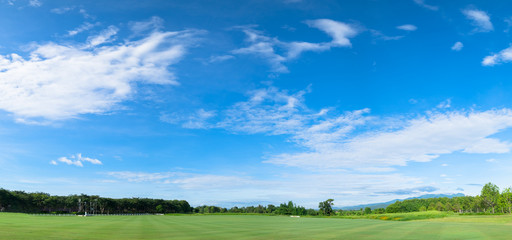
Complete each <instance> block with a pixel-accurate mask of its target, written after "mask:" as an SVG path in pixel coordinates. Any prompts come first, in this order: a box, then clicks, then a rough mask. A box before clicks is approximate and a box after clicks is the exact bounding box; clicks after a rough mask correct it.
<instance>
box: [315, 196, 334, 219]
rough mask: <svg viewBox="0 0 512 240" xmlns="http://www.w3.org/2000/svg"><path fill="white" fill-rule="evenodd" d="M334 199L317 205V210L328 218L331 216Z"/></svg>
mask: <svg viewBox="0 0 512 240" xmlns="http://www.w3.org/2000/svg"><path fill="white" fill-rule="evenodd" d="M333 202H334V199H332V198H329V199H327V200H325V201H323V202H320V203H318V208H320V212H321V213H322V214H323V215H326V216H329V215H331V214H332V212H333V211H332V205H334V203H333Z"/></svg>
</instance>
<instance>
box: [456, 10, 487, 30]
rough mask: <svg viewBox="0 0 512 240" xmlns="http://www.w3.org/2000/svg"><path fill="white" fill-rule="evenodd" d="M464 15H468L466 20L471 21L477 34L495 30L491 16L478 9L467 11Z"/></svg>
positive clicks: (464, 11) (463, 11)
mask: <svg viewBox="0 0 512 240" xmlns="http://www.w3.org/2000/svg"><path fill="white" fill-rule="evenodd" d="M462 13H464V15H466V18H467V19H469V20H471V24H472V25H473V26H475V29H474V31H476V32H490V31H492V30H494V27H493V26H492V23H491V18H490V17H489V15H488V14H487V13H486V12H484V11H481V10H478V9H465V10H462Z"/></svg>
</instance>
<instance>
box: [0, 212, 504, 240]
mask: <svg viewBox="0 0 512 240" xmlns="http://www.w3.org/2000/svg"><path fill="white" fill-rule="evenodd" d="M511 224H512V216H510V215H502V216H455V215H450V216H447V217H445V218H435V219H429V220H419V221H380V220H373V219H343V218H290V217H284V216H254V215H181V216H180V215H177V216H176V215H174V216H169V215H166V216H152V215H146V216H95V217H87V218H84V217H76V216H66V217H64V216H32V215H26V214H15V213H0V239H265V240H269V239H511V238H512V231H511V230H512V225H511Z"/></svg>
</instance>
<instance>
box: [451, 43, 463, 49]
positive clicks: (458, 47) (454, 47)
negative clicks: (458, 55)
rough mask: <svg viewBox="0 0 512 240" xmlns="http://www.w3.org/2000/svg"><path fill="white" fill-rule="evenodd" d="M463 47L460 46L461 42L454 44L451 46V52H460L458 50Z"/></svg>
mask: <svg viewBox="0 0 512 240" xmlns="http://www.w3.org/2000/svg"><path fill="white" fill-rule="evenodd" d="M463 47H464V44H462V43H461V42H456V43H455V44H453V46H452V50H453V51H460V50H462V48H463Z"/></svg>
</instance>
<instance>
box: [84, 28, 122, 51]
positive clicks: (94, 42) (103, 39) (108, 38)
mask: <svg viewBox="0 0 512 240" xmlns="http://www.w3.org/2000/svg"><path fill="white" fill-rule="evenodd" d="M118 31H119V28H117V27H116V26H109V27H108V28H107V29H105V30H103V31H101V33H100V34H98V35H96V36H90V37H88V38H87V43H88V45H89V47H96V46H98V45H102V44H105V43H108V42H112V41H114V40H115V39H114V36H115V35H116V34H117V32H118Z"/></svg>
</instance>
